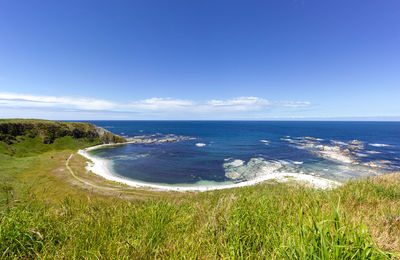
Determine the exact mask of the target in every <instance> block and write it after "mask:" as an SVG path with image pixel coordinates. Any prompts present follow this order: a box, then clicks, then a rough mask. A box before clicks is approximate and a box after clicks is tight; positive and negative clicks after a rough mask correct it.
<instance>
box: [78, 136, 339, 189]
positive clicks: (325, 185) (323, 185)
mask: <svg viewBox="0 0 400 260" xmlns="http://www.w3.org/2000/svg"><path fill="white" fill-rule="evenodd" d="M132 143H136V142H135V141H128V142H125V143H116V144H101V145H96V146H92V147H88V148H85V149H81V150H79V151H78V152H77V153H78V154H79V155H81V156H83V157H85V158H86V159H88V160H89V161H90V162H91V163H90V162H88V164H87V166H86V169H87V170H88V171H91V172H93V173H94V174H96V175H99V176H101V177H103V178H105V179H107V180H110V181H115V182H119V183H123V184H126V185H128V186H131V187H136V188H151V189H155V190H163V191H178V192H186V191H200V192H204V191H211V190H223V189H232V188H239V187H246V186H252V185H255V184H258V183H261V182H264V181H268V180H270V181H271V180H274V181H277V182H288V181H295V182H299V183H305V184H306V185H307V186H311V187H313V188H317V189H332V188H334V187H337V186H339V185H341V183H340V182H337V181H332V180H328V179H324V178H320V177H316V176H311V175H307V174H300V173H290V172H275V173H268V174H265V175H263V176H260V177H257V178H255V179H252V180H247V181H243V182H239V183H232V184H221V185H197V186H195V185H194V186H169V185H160V184H150V183H143V182H139V181H135V180H131V179H127V178H123V177H120V176H116V175H114V174H113V173H112V171H111V170H110V169H109V167H108V165H107V161H106V160H103V159H100V158H96V157H94V156H92V155H90V154H89V153H88V152H89V151H92V150H96V149H99V148H102V147H107V146H119V145H125V144H132Z"/></svg>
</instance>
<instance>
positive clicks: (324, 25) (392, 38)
mask: <svg viewBox="0 0 400 260" xmlns="http://www.w3.org/2000/svg"><path fill="white" fill-rule="evenodd" d="M399 46H400V2H399V1H398V0H392V1H390V0H375V1H372V0H335V1H333V0H332V1H328V0H327V1H321V0H312V1H308V0H264V1H234V0H230V1H222V0H221V1H216V0H212V1H208V0H201V1H200V0H197V1H191V0H182V1H175V0H168V1H164V0H162V1H161V0H160V1H155V0H143V1H133V0H130V1H101V0H96V1H89V0H85V1H81V0H79V1H74V0H69V1H53V0H51V1H50V0H49V1H41V0H39V1H28V0H19V1H15V0H0V117H1V118H14V117H18V118H47V119H71V120H79V119H82V120H83V119H85V120H88V119H255V120H271V119H283V120H290V119H296V120H299V119H300V120H312V119H357V120H358V119H366V120H371V119H372V120H400V102H399V98H400V47H399Z"/></svg>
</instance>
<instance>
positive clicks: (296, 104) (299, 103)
mask: <svg viewBox="0 0 400 260" xmlns="http://www.w3.org/2000/svg"><path fill="white" fill-rule="evenodd" d="M278 105H281V106H283V107H306V106H309V105H311V103H310V102H308V101H295V102H293V101H288V102H278Z"/></svg>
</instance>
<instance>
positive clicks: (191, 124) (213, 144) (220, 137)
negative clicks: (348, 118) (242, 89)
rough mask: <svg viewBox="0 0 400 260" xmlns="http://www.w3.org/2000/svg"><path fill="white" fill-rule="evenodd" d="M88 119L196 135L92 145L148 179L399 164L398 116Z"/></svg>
mask: <svg viewBox="0 0 400 260" xmlns="http://www.w3.org/2000/svg"><path fill="white" fill-rule="evenodd" d="M91 122H92V123H94V124H96V125H98V126H102V127H104V128H106V129H108V130H110V131H111V132H113V133H115V134H120V135H124V136H128V137H133V136H139V135H140V136H143V135H149V136H150V135H154V134H157V135H156V136H157V138H162V137H164V136H166V135H168V134H174V135H182V136H192V137H195V138H196V139H193V140H183V141H179V142H173V143H153V144H128V145H124V146H118V147H107V148H102V149H98V150H94V151H91V152H90V153H91V155H93V156H96V157H99V158H102V159H104V160H108V161H110V162H111V163H110V164H109V165H110V166H109V167H111V169H110V170H112V171H113V172H114V174H115V175H119V176H122V177H125V178H129V179H133V180H137V181H141V182H146V183H159V184H167V185H180V186H190V185H210V184H216V183H217V184H226V183H235V182H241V181H245V180H251V179H253V178H257V177H260V176H261V175H263V174H270V173H275V172H290V173H304V174H308V175H313V176H320V177H323V178H327V179H331V180H337V181H344V180H347V179H350V178H360V177H365V176H374V175H379V174H384V173H389V172H392V171H396V170H400V123H399V122H277V121H272V122H259V121H91ZM305 137H306V138H305ZM152 138H154V136H153V137H152ZM352 140H358V141H359V142H353V143H350V142H351V141H352ZM345 150H348V151H350V152H352V153H351V154H346V153H345V152H343V151H345ZM338 151H339V152H338Z"/></svg>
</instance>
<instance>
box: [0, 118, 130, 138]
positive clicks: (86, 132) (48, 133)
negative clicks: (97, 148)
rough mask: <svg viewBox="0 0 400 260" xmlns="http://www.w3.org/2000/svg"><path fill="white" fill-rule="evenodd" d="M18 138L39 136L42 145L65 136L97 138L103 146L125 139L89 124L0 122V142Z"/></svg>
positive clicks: (12, 120)
mask: <svg viewBox="0 0 400 260" xmlns="http://www.w3.org/2000/svg"><path fill="white" fill-rule="evenodd" d="M20 136H27V137H31V138H33V137H36V136H39V137H40V138H41V139H42V143H44V144H51V143H53V142H54V141H55V140H56V139H57V138H60V137H65V136H71V137H73V138H75V139H80V138H86V139H89V140H95V139H97V138H98V139H100V141H101V142H102V143H104V144H108V143H122V142H125V141H126V140H125V138H123V137H121V136H118V135H115V134H113V133H111V132H109V131H107V130H105V129H103V128H101V127H98V126H95V125H93V124H91V123H79V122H60V121H49V120H34V119H7V120H1V121H0V141H2V142H5V143H7V144H11V143H13V142H15V141H17V140H18V137H20Z"/></svg>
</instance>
